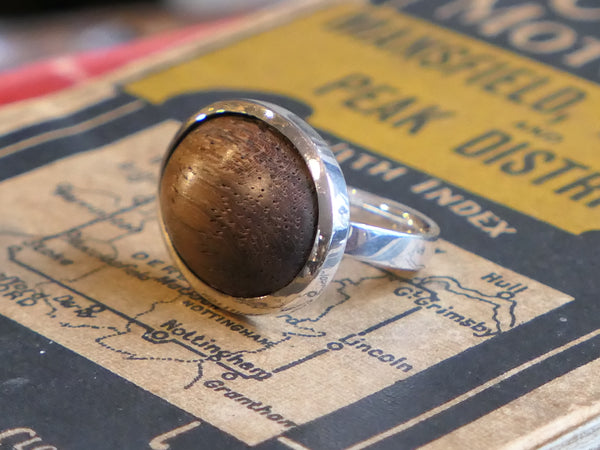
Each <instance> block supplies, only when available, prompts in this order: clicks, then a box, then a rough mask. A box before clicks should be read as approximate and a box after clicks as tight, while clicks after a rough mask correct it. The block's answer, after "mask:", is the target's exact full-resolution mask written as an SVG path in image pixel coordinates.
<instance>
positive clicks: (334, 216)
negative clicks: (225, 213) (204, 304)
mask: <svg viewBox="0 0 600 450" xmlns="http://www.w3.org/2000/svg"><path fill="white" fill-rule="evenodd" d="M222 114H243V115H248V116H252V117H255V118H257V119H259V120H262V121H264V122H266V123H267V124H269V125H271V126H272V127H274V128H275V129H277V130H278V131H279V132H281V133H282V134H283V135H284V136H285V137H287V138H288V139H289V140H290V141H291V142H292V144H294V146H295V148H296V149H297V151H298V152H299V153H300V154H301V155H302V157H303V159H304V161H305V162H306V165H307V167H308V168H309V171H310V173H311V175H312V178H313V181H314V183H315V187H316V192H317V201H318V212H319V218H318V223H317V230H316V233H315V241H314V244H313V248H312V251H311V254H310V256H309V258H308V260H307V261H306V264H305V265H304V267H303V269H302V270H301V271H300V273H299V274H298V275H297V276H296V278H295V279H294V280H293V281H292V282H291V283H290V284H289V285H287V286H286V287H284V288H282V289H280V290H279V291H277V292H274V293H272V294H269V295H265V296H261V297H252V298H244V297H232V296H229V295H226V294H224V293H222V292H220V291H217V290H215V289H214V288H212V287H211V286H209V285H207V284H206V283H204V282H203V281H202V280H201V279H200V278H198V277H197V276H196V275H195V274H194V273H193V272H192V271H191V270H190V269H189V268H188V267H187V265H186V264H185V262H184V261H183V260H182V259H181V257H180V256H179V254H178V253H177V250H176V249H175V248H174V247H173V244H172V242H171V238H170V236H169V235H168V233H167V232H166V229H165V227H164V221H163V220H162V213H161V212H160V211H159V214H161V216H160V224H161V228H162V234H163V237H164V239H165V242H166V244H167V247H168V248H169V251H170V253H171V255H172V256H173V258H174V260H175V263H176V265H177V266H178V268H179V269H180V271H181V272H182V274H183V275H184V277H185V278H186V279H187V280H188V282H189V283H190V285H191V287H192V288H194V289H195V290H196V291H197V292H198V293H199V294H200V295H202V296H203V297H205V298H206V299H207V300H208V301H210V302H211V303H213V304H215V305H216V306H219V307H221V308H224V309H227V310H229V311H232V312H234V313H238V314H266V313H272V312H282V311H290V310H293V309H296V308H299V307H301V306H304V305H306V304H307V303H309V302H311V301H312V300H314V299H315V298H317V297H318V296H319V295H320V294H321V293H322V292H323V290H324V289H325V288H326V287H327V285H328V284H329V282H330V281H331V280H332V279H333V277H334V275H335V273H336V271H337V268H338V266H339V264H340V262H341V260H342V256H343V255H344V251H346V253H347V254H349V255H351V256H353V257H355V258H357V259H359V260H361V261H365V262H368V263H372V264H376V265H381V266H386V267H390V268H394V269H401V270H409V271H414V270H418V269H420V268H422V267H423V266H424V264H425V262H426V260H427V258H428V257H429V253H430V247H431V246H430V245H429V244H430V243H432V242H433V241H435V240H436V239H437V236H438V234H439V228H438V226H437V225H436V224H435V222H433V221H432V220H431V219H429V218H428V217H426V216H424V215H423V214H421V213H419V212H417V211H415V210H412V209H410V208H408V207H406V206H404V205H402V204H400V203H397V202H394V201H392V200H388V199H384V198H382V197H379V196H377V195H374V194H370V193H367V192H364V191H361V190H358V189H355V188H348V187H347V186H346V182H345V180H344V176H343V174H342V171H341V169H340V167H339V165H338V163H337V161H336V159H335V157H334V155H333V153H332V152H331V150H330V149H329V146H328V145H327V143H326V142H325V141H324V140H323V138H321V136H319V135H318V134H317V132H316V131H315V130H314V129H313V128H312V127H311V126H310V125H308V124H307V123H306V122H305V121H303V120H302V119H300V118H299V117H298V116H296V115H295V114H293V113H292V112H290V111H288V110H286V109H284V108H281V107H279V106H277V105H273V104H271V103H267V102H261V101H257V100H228V101H221V102H217V103H213V104H211V105H209V106H207V107H205V108H203V109H201V110H200V111H199V112H198V113H196V114H195V115H194V116H193V117H191V118H190V119H189V120H188V121H187V122H185V123H184V124H183V126H182V127H181V128H180V130H179V132H178V133H177V135H176V136H175V138H174V139H173V141H172V142H171V144H170V146H169V149H168V151H167V153H166V155H165V158H164V160H163V163H162V167H161V180H162V173H163V171H164V168H165V166H166V164H167V162H168V160H169V158H170V156H171V154H172V153H173V152H174V151H175V149H176V148H177V146H178V145H179V143H180V142H181V141H182V140H183V139H184V137H185V136H186V135H187V133H188V132H190V131H191V130H192V129H194V128H195V127H196V126H198V125H199V124H200V123H201V122H203V121H205V120H207V119H208V118H210V117H214V116H215V115H222ZM350 216H352V219H353V222H352V223H351V222H350Z"/></svg>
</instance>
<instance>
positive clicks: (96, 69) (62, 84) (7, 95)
mask: <svg viewBox="0 0 600 450" xmlns="http://www.w3.org/2000/svg"><path fill="white" fill-rule="evenodd" d="M239 20H240V19H238V18H234V19H227V20H221V21H217V22H212V23H210V24H202V25H197V26H192V27H188V28H184V29H182V30H177V31H171V32H167V33H161V34H159V35H155V36H151V37H148V38H143V39H139V40H135V41H132V42H129V43H126V44H123V45H119V46H116V47H110V48H106V49H100V50H94V51H90V52H85V53H76V54H73V55H67V56H62V57H58V58H53V59H50V60H46V61H42V62H37V63H33V64H29V65H26V66H24V67H22V68H19V69H16V70H13V71H8V72H5V73H0V105H2V104H7V103H13V102H17V101H19V100H25V99H28V98H33V97H39V96H42V95H45V94H49V93H51V92H55V91H59V90H61V89H65V88H67V87H69V86H73V85H75V84H77V83H80V82H82V81H84V80H87V79H90V78H93V77H95V76H98V75H102V74H104V73H106V72H109V71H111V70H114V69H116V68H118V67H120V66H123V65H125V64H127V63H130V62H132V61H134V60H135V59H137V58H140V57H142V56H146V55H149V54H151V53H154V52H157V51H159V50H164V49H167V48H170V47H175V46H177V45H179V44H184V43H187V42H192V41H195V40H202V39H203V38H205V37H207V36H209V35H211V34H212V33H214V32H216V31H218V30H221V29H223V28H225V27H226V26H230V25H232V24H234V23H235V22H237V21H239Z"/></svg>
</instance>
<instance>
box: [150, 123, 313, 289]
mask: <svg viewBox="0 0 600 450" xmlns="http://www.w3.org/2000/svg"><path fill="white" fill-rule="evenodd" d="M160 205H161V211H162V215H163V220H164V224H165V228H166V230H167V233H168V234H169V236H170V238H171V241H172V243H173V246H174V248H175V249H176V250H177V252H178V253H179V256H180V257H181V258H182V260H183V261H184V262H185V264H186V265H187V266H188V268H189V269H190V270H191V271H192V272H193V273H194V274H195V275H196V276H197V277H198V278H200V279H201V280H202V281H204V282H205V283H206V284H208V285H210V286H211V287H213V288H214V289H216V290H218V291H221V292H223V293H225V294H228V295H231V296H235V297H246V298H248V297H258V296H262V295H266V294H271V293H274V292H275V291H277V290H279V289H281V288H282V287H284V286H286V285H288V284H289V283H290V282H291V281H292V280H293V279H294V278H295V277H296V275H297V274H298V273H299V272H300V270H301V269H302V267H303V266H304V264H305V263H306V261H307V259H308V257H309V254H310V252H311V250H312V247H313V243H314V240H315V233H316V228H317V219H318V208H317V195H316V190H315V185H314V182H313V181H312V177H311V175H310V173H309V171H308V167H307V166H306V163H305V162H304V160H303V159H302V157H301V156H300V155H299V154H298V152H297V151H296V149H295V147H294V146H293V144H292V143H291V142H290V141H289V140H288V139H287V138H286V137H284V136H283V135H282V134H281V133H280V132H279V131H277V130H275V129H274V128H273V127H271V126H270V125H268V124H266V123H265V122H262V121H260V120H258V119H254V118H250V117H247V116H242V115H237V114H231V115H223V116H217V117H214V118H209V119H207V120H206V121H204V122H202V123H201V124H200V125H199V126H198V127H197V128H195V129H194V130H192V131H191V132H189V133H188V134H187V135H186V136H185V137H184V139H183V140H182V141H181V142H180V144H179V145H178V146H177V148H176V149H175V151H174V152H173V153H172V155H171V157H170V158H169V160H168V162H167V164H166V166H165V168H164V172H163V176H162V179H161V185H160Z"/></svg>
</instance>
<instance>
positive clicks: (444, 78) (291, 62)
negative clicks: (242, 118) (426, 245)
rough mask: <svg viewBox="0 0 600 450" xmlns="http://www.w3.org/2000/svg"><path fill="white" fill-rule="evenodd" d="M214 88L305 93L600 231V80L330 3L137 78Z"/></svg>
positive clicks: (414, 161)
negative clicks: (294, 18) (313, 12)
mask: <svg viewBox="0 0 600 450" xmlns="http://www.w3.org/2000/svg"><path fill="white" fill-rule="evenodd" d="M211 89H239V90H257V91H264V92H270V93H275V94H281V95H285V96H288V97H291V98H296V99H298V100H301V101H303V102H305V103H307V104H309V105H310V106H311V107H312V108H313V110H314V113H313V115H312V116H311V117H310V118H309V121H310V123H311V124H312V125H313V126H316V127H318V128H321V129H324V130H327V131H329V132H332V133H334V134H336V135H339V136H341V137H343V138H345V139H347V140H349V141H351V142H355V143H357V144H359V145H361V146H364V147H366V148H369V149H372V150H374V151H376V152H379V153H380V154H382V155H384V156H387V157H389V158H392V159H394V160H396V161H399V162H401V163H404V164H406V165H409V166H412V167H414V168H416V169H419V170H421V171H423V172H425V173H428V174H430V175H432V176H434V177H437V178H440V179H443V180H446V181H448V182H450V183H453V184H455V185H457V186H460V187H462V188H464V189H466V190H469V191H471V192H473V193H475V194H479V195H482V196H484V197H486V198H489V199H490V200H493V201H496V202H499V203H502V204H504V205H506V206H508V207H511V208H513V209H515V210H518V211H521V212H523V213H525V214H527V215H530V216H532V217H535V218H537V219H540V220H543V221H546V222H549V223H551V224H553V225H555V226H557V227H560V228H562V229H564V230H567V231H570V232H572V233H575V234H578V233H581V232H584V231H588V230H592V229H600V214H599V213H600V156H599V155H600V151H599V150H600V87H599V86H597V85H595V84H593V83H591V82H588V81H585V80H582V79H579V78H577V77H575V76H572V75H570V74H567V73H563V72H560V71H558V70H556V69H553V68H551V67H549V66H546V65H544V64H541V63H537V62H534V61H531V60H528V59H526V58H523V57H521V56H517V55H514V54H512V53H510V52H508V51H504V50H502V49H499V48H496V47H494V46H491V45H489V44H486V43H483V42H479V41H476V40H474V39H472V38H469V37H466V36H462V35H460V34H458V33H455V32H452V31H448V30H445V29H442V28H439V27H436V26H435V25H432V24H430V23H427V22H424V21H422V20H419V19H415V18H412V17H408V16H404V15H402V14H400V13H398V12H397V11H396V10H394V9H391V8H386V7H375V6H361V5H344V6H338V7H334V8H330V9H327V10H324V11H321V12H319V13H316V14H313V15H311V16H309V17H306V18H302V19H299V20H297V21H295V22H293V23H290V24H288V25H285V26H283V27H280V28H277V29H274V30H270V31H268V32H264V33H261V34H258V35H256V36H253V37H250V38H249V39H246V40H244V41H241V42H238V43H235V44H234V45H232V46H230V47H227V48H224V49H220V50H218V51H215V52H213V53H210V54H207V55H203V56H200V57H198V58H196V59H193V60H191V61H188V62H185V63H182V64H180V65H178V66H175V67H172V68H169V69H167V70H165V71H162V72H158V73H155V74H152V75H150V76H147V77H145V78H144V79H141V80H137V81H135V82H132V83H130V84H129V85H127V86H126V87H125V90H126V91H127V92H129V93H131V94H133V95H137V96H139V97H141V98H144V99H146V100H149V101H151V102H154V103H161V102H164V101H165V100H167V99H169V98H172V97H174V96H177V95H180V94H184V93H189V92H195V91H199V90H211ZM198 106H199V107H200V106H203V105H198Z"/></svg>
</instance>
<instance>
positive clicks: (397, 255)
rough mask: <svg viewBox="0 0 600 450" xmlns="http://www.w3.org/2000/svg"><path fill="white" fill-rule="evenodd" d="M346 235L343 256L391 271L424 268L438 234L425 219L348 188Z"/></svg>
mask: <svg viewBox="0 0 600 450" xmlns="http://www.w3.org/2000/svg"><path fill="white" fill-rule="evenodd" d="M348 198H349V201H350V220H351V222H350V233H349V235H348V241H347V242H346V249H345V254H346V255H350V256H352V257H354V258H356V259H358V260H360V261H364V262H367V263H371V264H376V265H378V266H383V267H388V268H391V269H398V270H406V271H416V270H420V269H422V268H423V267H424V266H425V263H426V262H427V261H428V260H429V258H430V257H431V251H432V249H433V246H432V245H430V244H431V243H433V242H435V241H436V240H437V238H438V235H439V233H440V230H439V227H438V225H437V224H436V223H435V222H434V221H433V220H431V219H430V218H429V217H427V216H425V215H424V214H421V213H420V212H419V211H416V210H414V209H412V208H409V207H408V206H406V205H403V204H402V203H398V202H395V201H392V200H389V199H384V198H382V197H379V196H378V195H375V194H371V193H369V192H365V191H362V190H360V189H357V188H353V187H350V186H348Z"/></svg>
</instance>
